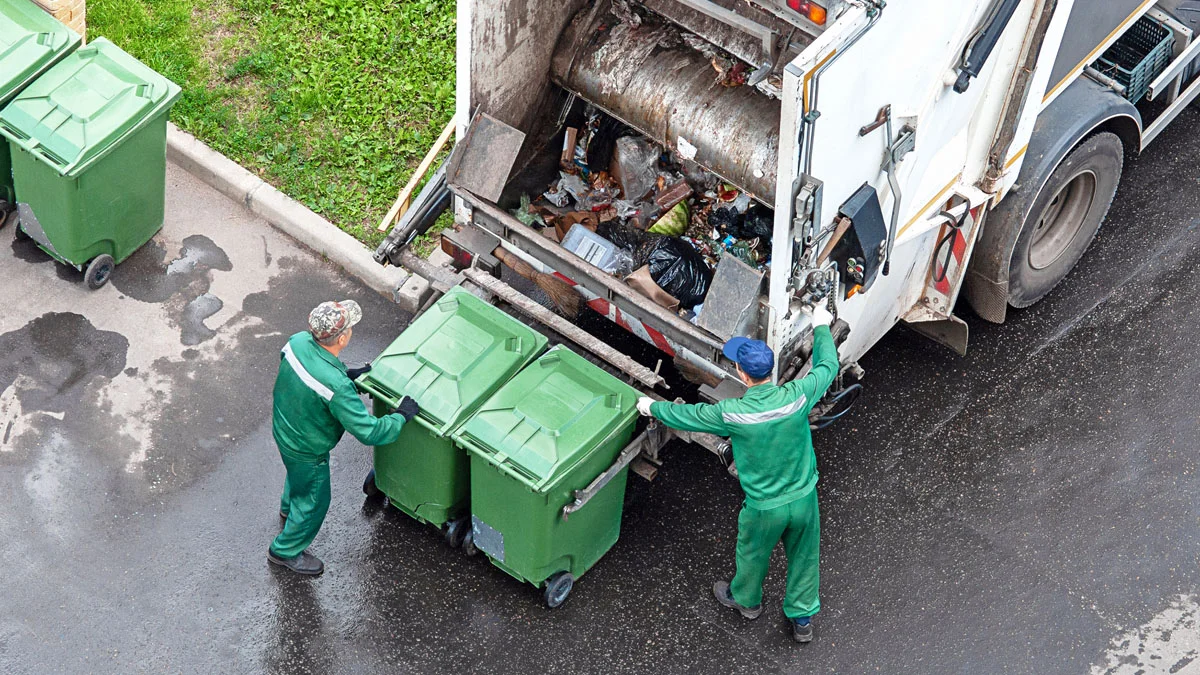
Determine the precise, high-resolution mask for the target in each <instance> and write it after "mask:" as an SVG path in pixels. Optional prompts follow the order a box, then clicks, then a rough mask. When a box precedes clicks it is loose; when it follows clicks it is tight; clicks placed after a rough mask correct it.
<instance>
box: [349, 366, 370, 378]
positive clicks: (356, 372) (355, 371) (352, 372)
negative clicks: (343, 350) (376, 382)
mask: <svg viewBox="0 0 1200 675" xmlns="http://www.w3.org/2000/svg"><path fill="white" fill-rule="evenodd" d="M369 372H371V364H369V363H364V364H363V365H362V366H361V367H359V368H347V369H346V376H347V377H349V378H350V379H352V380H357V379H358V378H359V377H360V376H362V375H364V374H366V373H369Z"/></svg>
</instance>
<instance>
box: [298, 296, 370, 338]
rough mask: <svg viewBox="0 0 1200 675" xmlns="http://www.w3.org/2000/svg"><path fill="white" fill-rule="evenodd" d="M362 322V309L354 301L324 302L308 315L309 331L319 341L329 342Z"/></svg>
mask: <svg viewBox="0 0 1200 675" xmlns="http://www.w3.org/2000/svg"><path fill="white" fill-rule="evenodd" d="M361 320H362V308H361V307H359V306H358V303H357V302H355V301H353V300H342V301H341V302H322V303H321V304H319V305H317V307H316V309H314V310H313V311H311V312H309V313H308V329H309V330H310V331H311V332H312V334H313V337H315V338H316V339H318V340H327V339H329V338H331V337H333V336H335V335H337V334H338V333H341V332H342V331H344V330H346V329H347V328H349V327H350V326H353V325H354V324H356V323H358V322H359V321H361Z"/></svg>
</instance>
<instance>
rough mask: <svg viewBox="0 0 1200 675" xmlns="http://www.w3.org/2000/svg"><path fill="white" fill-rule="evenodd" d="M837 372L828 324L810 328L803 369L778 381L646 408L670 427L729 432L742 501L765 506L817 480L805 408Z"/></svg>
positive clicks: (780, 501) (792, 498)
mask: <svg viewBox="0 0 1200 675" xmlns="http://www.w3.org/2000/svg"><path fill="white" fill-rule="evenodd" d="M837 372H838V355H837V347H836V346H834V344H833V336H832V335H831V334H830V333H829V327H827V326H819V327H817V329H816V330H815V331H814V332H813V365H812V368H811V369H810V370H809V372H808V374H807V375H805V376H804V377H803V378H801V379H799V380H793V381H791V382H788V383H786V384H784V385H782V386H776V385H774V384H760V385H757V386H754V387H750V388H749V389H748V390H746V394H745V395H744V396H742V397H741V398H730V399H726V400H724V401H721V402H719V403H715V404H708V403H697V404H693V405H685V404H682V403H668V402H666V401H655V403H654V404H653V405H651V406H650V412H651V414H653V415H654V417H655V418H657V419H659V420H661V421H662V422H663V423H664V424H666V425H667V426H669V427H672V428H675V429H682V430H684V431H702V432H705V433H710V434H716V435H718V436H728V437H729V440H730V441H731V442H732V443H733V460H734V462H735V463H736V464H737V469H738V480H739V481H741V484H742V491H743V492H745V493H746V504H747V505H748V506H751V507H753V508H758V509H770V508H774V507H776V506H782V505H784V504H789V503H791V502H793V501H795V500H797V499H800V498H801V497H804V496H806V495H808V493H809V492H811V491H812V489H813V487H814V486H816V484H817V458H816V455H815V454H814V453H813V445H812V432H811V431H809V428H808V412H809V411H810V410H812V407H813V405H815V404H816V402H817V401H819V400H820V399H821V397H822V396H824V395H825V390H826V389H828V388H829V385H830V384H831V383H832V382H833V378H834V377H835V376H836V375H837Z"/></svg>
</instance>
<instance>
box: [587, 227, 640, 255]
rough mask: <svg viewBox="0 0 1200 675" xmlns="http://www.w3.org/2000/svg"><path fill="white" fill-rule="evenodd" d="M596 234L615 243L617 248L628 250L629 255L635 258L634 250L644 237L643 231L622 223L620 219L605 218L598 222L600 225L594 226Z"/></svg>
mask: <svg viewBox="0 0 1200 675" xmlns="http://www.w3.org/2000/svg"><path fill="white" fill-rule="evenodd" d="M596 234H598V235H600V236H601V237H604V238H605V239H607V240H609V241H611V242H612V243H614V244H616V245H617V248H621V249H624V250H626V251H628V252H629V254H630V256H633V257H635V258H636V255H635V254H634V251H635V250H637V248H638V247H639V246H641V244H642V241H643V240H644V239H645V238H646V233H645V232H643V231H641V230H639V229H637V228H636V227H633V226H631V225H627V224H625V223H622V222H621V221H620V220H606V221H604V222H602V223H600V226H599V227H597V228H596Z"/></svg>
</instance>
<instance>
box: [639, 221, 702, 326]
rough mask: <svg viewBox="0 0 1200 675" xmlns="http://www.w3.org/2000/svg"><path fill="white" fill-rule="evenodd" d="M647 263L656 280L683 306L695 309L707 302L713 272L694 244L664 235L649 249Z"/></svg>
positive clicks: (651, 276) (652, 276) (655, 281)
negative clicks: (705, 298) (705, 300)
mask: <svg viewBox="0 0 1200 675" xmlns="http://www.w3.org/2000/svg"><path fill="white" fill-rule="evenodd" d="M645 264H646V265H649V267H650V278H651V279H654V283H656V284H658V286H659V288H661V289H663V290H664V291H666V292H667V293H670V294H671V296H672V297H674V298H675V299H677V300H679V306H680V307H683V308H685V309H691V308H692V307H695V306H696V305H698V304H700V303H702V302H704V296H705V295H707V294H708V285H709V284H710V283H711V282H712V272H711V271H710V270H709V269H708V265H705V264H704V256H702V255H700V252H699V251H697V250H696V249H694V248H692V246H691V244H689V243H687V242H686V241H683V240H682V239H679V238H678V237H660V238H658V239H657V240H656V241H654V243H653V248H650V249H649V253H648V255H647V256H646V260H645Z"/></svg>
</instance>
